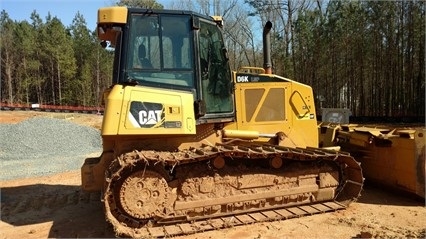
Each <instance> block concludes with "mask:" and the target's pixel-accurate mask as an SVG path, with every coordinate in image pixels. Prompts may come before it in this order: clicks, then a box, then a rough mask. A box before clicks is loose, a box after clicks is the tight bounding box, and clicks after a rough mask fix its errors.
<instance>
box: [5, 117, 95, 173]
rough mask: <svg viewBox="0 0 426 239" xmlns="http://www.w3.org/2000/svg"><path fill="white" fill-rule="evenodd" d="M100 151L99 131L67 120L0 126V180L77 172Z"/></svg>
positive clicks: (45, 119) (47, 120)
mask: <svg viewBox="0 0 426 239" xmlns="http://www.w3.org/2000/svg"><path fill="white" fill-rule="evenodd" d="M101 151H102V142H101V136H100V132H99V130H97V129H95V128H91V127H87V126H82V125H78V124H75V123H72V122H69V121H66V120H61V119H54V118H44V117H35V118H30V119H28V120H25V121H22V122H20V123H18V124H0V167H1V171H0V180H8V179H15V178H23V177H32V176H42V175H46V174H52V173H58V172H65V171H69V170H76V169H79V168H80V167H81V165H82V164H83V162H84V159H85V158H86V156H87V155H89V154H95V153H97V152H98V153H99V154H100V152H101Z"/></svg>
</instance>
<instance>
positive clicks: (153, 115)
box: [139, 110, 163, 125]
mask: <svg viewBox="0 0 426 239" xmlns="http://www.w3.org/2000/svg"><path fill="white" fill-rule="evenodd" d="M161 113H163V111H162V110H148V111H147V110H141V111H139V124H141V125H147V124H148V125H153V124H154V125H155V124H157V123H158V122H160V121H161Z"/></svg>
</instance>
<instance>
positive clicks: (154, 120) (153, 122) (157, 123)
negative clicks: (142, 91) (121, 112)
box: [129, 101, 165, 128]
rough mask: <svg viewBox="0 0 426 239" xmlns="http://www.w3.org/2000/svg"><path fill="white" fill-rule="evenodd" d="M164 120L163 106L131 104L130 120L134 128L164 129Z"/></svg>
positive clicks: (142, 103)
mask: <svg viewBox="0 0 426 239" xmlns="http://www.w3.org/2000/svg"><path fill="white" fill-rule="evenodd" d="M164 118H165V116H164V107H163V105H162V104H159V103H152V102H138V101H132V102H131V103H130V112H129V120H130V122H131V123H132V126H133V127H136V128H152V127H164V120H165V119H164Z"/></svg>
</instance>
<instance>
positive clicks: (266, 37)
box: [263, 21, 272, 74]
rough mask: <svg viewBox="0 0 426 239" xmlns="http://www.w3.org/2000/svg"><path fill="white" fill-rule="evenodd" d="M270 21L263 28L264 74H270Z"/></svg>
mask: <svg viewBox="0 0 426 239" xmlns="http://www.w3.org/2000/svg"><path fill="white" fill-rule="evenodd" d="M271 29H272V22H270V21H268V22H266V24H265V27H264V28H263V68H264V69H265V73H266V74H272V60H271V35H270V31H271Z"/></svg>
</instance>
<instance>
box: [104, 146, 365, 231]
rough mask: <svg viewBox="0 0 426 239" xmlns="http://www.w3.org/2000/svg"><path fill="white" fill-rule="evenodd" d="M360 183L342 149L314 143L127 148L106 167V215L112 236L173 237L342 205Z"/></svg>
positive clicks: (352, 162)
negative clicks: (171, 149)
mask: <svg viewBox="0 0 426 239" xmlns="http://www.w3.org/2000/svg"><path fill="white" fill-rule="evenodd" d="M363 182H364V178H363V175H362V171H361V167H360V165H359V163H357V162H356V161H355V160H354V159H353V158H352V157H351V156H350V155H349V154H346V153H342V152H336V151H328V150H324V149H317V148H307V149H301V148H287V147H282V146H275V145H251V146H241V145H232V144H218V145H216V146H214V147H212V146H205V147H202V148H196V149H195V148H194V149H190V150H187V151H179V152H157V151H134V152H130V153H126V154H124V155H121V156H120V157H118V158H117V159H115V160H114V161H113V162H112V163H111V165H110V167H109V168H108V170H107V174H106V183H105V188H104V203H105V213H106V218H107V220H108V221H109V222H110V223H111V224H112V225H113V227H114V230H115V232H116V234H117V235H119V236H130V237H134V238H141V237H165V236H177V235H185V234H191V233H197V232H202V231H207V230H215V229H220V228H225V227H229V226H237V225H244V224H249V223H255V222H263V221H272V220H283V219H289V218H293V217H301V216H306V215H312V214H316V213H323V212H328V211H335V210H339V209H343V208H345V207H346V206H347V205H349V203H351V202H353V201H355V200H357V198H358V197H359V196H360V192H361V190H362V187H363Z"/></svg>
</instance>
